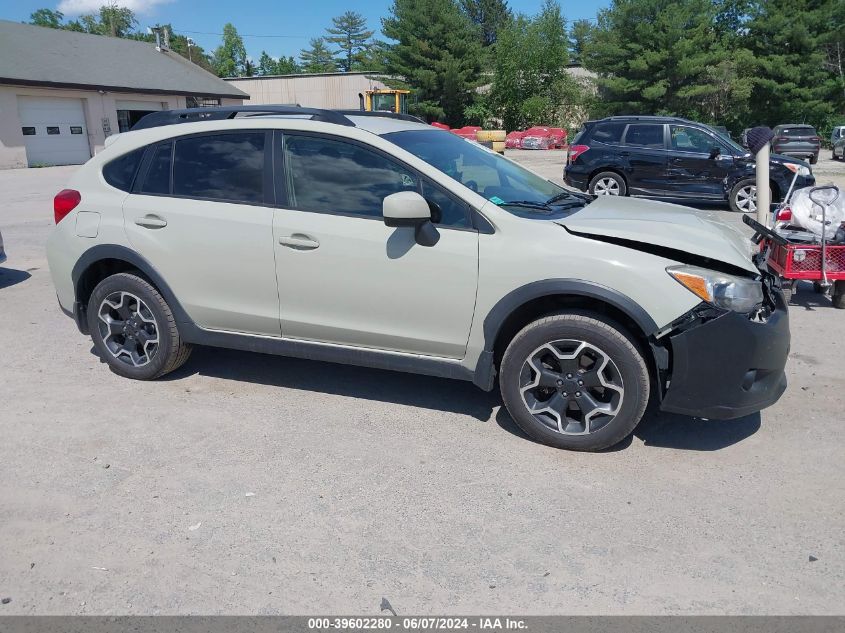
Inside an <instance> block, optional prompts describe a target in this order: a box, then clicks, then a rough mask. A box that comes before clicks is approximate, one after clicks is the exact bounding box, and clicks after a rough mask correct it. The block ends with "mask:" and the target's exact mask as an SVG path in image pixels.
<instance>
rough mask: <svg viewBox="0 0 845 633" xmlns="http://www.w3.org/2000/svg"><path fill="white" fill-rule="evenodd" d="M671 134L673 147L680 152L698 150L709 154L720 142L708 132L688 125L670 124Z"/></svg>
mask: <svg viewBox="0 0 845 633" xmlns="http://www.w3.org/2000/svg"><path fill="white" fill-rule="evenodd" d="M669 136H670V138H671V144H672V145H671V146H672V149H674V150H677V151H679V152H698V153H700V154H707V153H709V152H710V150H711V149H713V147H715V146H718V145H719V144H718V142H717V141H716V139H714V138H713V137H712V136H710V135H709V134H708V133H707V132H704V131H702V130H699V129H696V128H694V127H687V126H686V125H670V126H669Z"/></svg>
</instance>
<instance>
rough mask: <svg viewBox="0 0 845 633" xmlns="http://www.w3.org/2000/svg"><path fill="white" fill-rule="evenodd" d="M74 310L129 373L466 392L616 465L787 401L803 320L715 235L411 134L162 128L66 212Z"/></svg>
mask: <svg viewBox="0 0 845 633" xmlns="http://www.w3.org/2000/svg"><path fill="white" fill-rule="evenodd" d="M55 221H56V228H55V230H54V231H53V233H52V235H51V236H50V239H49V243H48V258H49V263H50V270H51V273H52V276H53V280H54V283H55V286H56V290H57V293H58V299H59V303H60V305H61V307H62V310H64V311H65V312H66V313H67V314H68V315H70V316H72V317H73V318H74V319H75V320H76V323H77V325H78V327H79V329H80V331H81V332H83V333H84V334H90V336H91V337H92V339H93V341H94V345H95V347H96V349H97V351H98V353H99V354H100V355H101V357H102V358H103V359H104V360H105V362H107V363H108V365H109V366H110V367H111V369H112V370H113V371H114V372H116V373H118V374H120V375H122V376H126V377H128V378H135V379H142V380H149V379H154V378H157V377H159V376H162V375H163V374H166V373H167V372H170V371H173V370H174V369H176V368H177V367H179V366H180V365H182V364H183V363H184V362H185V361H186V360H187V359H188V356H189V355H190V351H191V346H192V345H210V346H217V347H229V348H236V349H242V350H251V351H257V352H266V353H271V354H282V355H287V356H296V357H302V358H310V359H317V360H324V361H337V362H341V363H350V364H357V365H366V366H371V367H379V368H384V369H394V370H400V371H407V372H415V373H420V374H429V375H434V376H443V377H448V378H455V379H464V380H471V381H472V382H474V383H475V384H476V385H478V386H479V387H481V388H482V389H486V390H490V389H492V388H493V387H494V385H495V382H496V379H497V378H498V382H499V386H500V389H501V393H502V398H503V400H504V403H505V405H506V406H507V409H508V411H509V412H510V414H511V415H512V416H513V418H514V420H515V421H516V422H517V423H518V424H519V426H520V427H521V428H522V429H523V430H524V431H525V432H526V433H527V434H528V435H530V436H531V437H532V438H534V439H536V440H538V441H540V442H544V443H547V444H551V445H554V446H558V447H562V448H569V449H579V450H597V449H601V448H604V447H607V446H610V445H613V444H614V443H616V442H619V441H620V440H622V439H623V438H625V437H626V436H627V435H628V434H630V433H631V432H632V431H633V429H634V427H635V426H636V425H637V423H638V422H639V421H640V418H641V417H642V415H643V412H644V411H645V408H646V404H647V403H648V401H649V400H650V399H651V400H652V401H654V402H655V403H656V404H657V405H658V406H659V407H660V408H662V409H663V410H665V411H673V412H680V413H684V414H689V415H693V416H700V417H704V418H733V417H738V416H743V415H746V414H749V413H751V412H754V411H757V410H759V409H761V408H763V407H767V406H769V405H771V404H772V403H774V402H775V401H776V400H777V399H778V398H779V397H780V395H781V394H782V393H783V391H784V389H785V388H786V380H785V375H784V366H785V363H786V357H787V352H788V349H789V323H788V316H787V309H786V304H785V303H784V301H783V296H782V294H781V291H780V289H779V288H778V286H777V282H776V280H775V278H774V277H773V276H772V275H770V274H769V273H768V272H767V271H766V270H765V268H763V267H762V265H761V266H760V267H758V266H757V265H756V264H755V262H754V261H753V260H752V258H751V256H750V249H749V241H748V240H747V239H745V238H744V237H743V236H742V235H741V234H740V233H738V232H737V231H736V230H735V229H732V228H730V227H728V226H726V225H725V224H723V223H721V222H720V221H719V220H718V219H717V218H715V217H712V216H711V215H710V214H707V213H705V212H699V211H695V210H693V209H689V208H684V207H680V206H674V205H669V204H665V203H660V202H652V201H646V200H636V199H625V198H610V197H601V198H598V199H595V200H593V199H592V197H590V196H586V195H584V194H577V193H571V192H569V191H567V190H565V189H563V188H561V187H559V186H557V185H556V184H553V183H551V182H549V181H547V180H545V179H543V178H541V177H539V176H537V175H536V174H534V173H533V172H531V171H528V170H527V169H525V168H523V167H521V166H519V165H517V164H516V163H514V162H513V161H511V160H508V159H507V158H505V157H502V156H499V155H497V154H495V153H493V152H491V151H489V150H487V149H485V148H483V147H481V146H480V145H478V144H475V143H471V142H468V141H466V140H463V139H461V138H459V137H457V136H455V135H453V134H450V133H448V132H444V131H441V130H438V129H435V128H433V127H430V126H428V125H425V124H422V123H420V122H415V121H413V120H409V117H403V116H401V115H394V116H389V115H385V116H364V115H363V114H352V113H346V114H343V113H339V112H333V111H326V110H315V109H307V108H292V107H282V106H276V107H274V106H266V107H265V106H251V107H243V106H238V107H234V108H216V109H205V110H181V111H178V110H177V111H169V112H160V113H155V114H151V115H148V116H147V117H145V118H144V119H143V120H142V121H141V122H140V123H139V124H138V125H137V126H136V129H135V130H133V131H131V132H128V133H124V134H120V135H118V136H117V137H115V138H113V139H112V140H111V142H110V143H109V144H108V145H107V147H106V148H105V149H104V150H103V151H102V152H100V153H99V154H97V155H96V156H95V157H94V158H92V159H91V160H90V161H88V163H86V164H85V165H84V166H83V167H82V168H81V169H79V171H78V172H76V174H75V175H74V176H73V178H72V179H71V181H70V183H69V185H68V189H66V190H64V191H62V192H60V193H59V194H58V195H57V196H56V198H55Z"/></svg>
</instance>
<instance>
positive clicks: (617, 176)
mask: <svg viewBox="0 0 845 633" xmlns="http://www.w3.org/2000/svg"><path fill="white" fill-rule="evenodd" d="M754 173H755V165H754V157H753V156H752V155H751V154H749V153H748V151H747V150H745V149H743V148H742V147H740V146H739V145H737V144H736V143H735V142H733V141H732V140H731V139H730V138H726V137H725V136H723V135H721V134H719V133H717V132H716V131H715V130H714V129H712V128H710V127H709V126H707V125H704V124H702V123H695V122H694V121H687V120H686V119H679V118H676V117H656V116H616V117H609V118H607V119H601V120H600V121H588V122H587V123H585V124H584V127H583V128H582V129H581V131H580V132H579V133H578V134H577V135H576V136H575V138H574V139H573V141H572V144H571V145H570V147H569V156H568V159H567V165H566V167H565V168H564V170H563V179H564V181H565V182H566V184H568V185H569V186H571V187H575V188H576V189H580V190H581V191H589V192H590V193H592V194H595V195H611V196H626V195H631V196H649V197H656V198H685V199H695V200H703V201H704V200H714V201H715V200H718V201H727V202H728V203H729V204H730V206H731V209H732V210H734V211H739V212H752V211H756V205H755V200H756V196H757V188H756V186H755V180H754ZM796 175H797V178H796V180H795V188H796V189H799V188H801V187H809V186H811V185H813V184H815V178H814V177H813V174H812V171H811V170H810V166H809V165H807V163H805V162H802V161H799V160H796V159H794V158H789V157H787V156H777V155H773V156H772V157H771V163H770V168H769V176H770V183H771V189H772V202H777V201H779V200H780V199H781V198H782V197H783V196H784V195H786V193H787V191H788V190H789V186H790V184H791V183H792V179H793V177H795V176H796Z"/></svg>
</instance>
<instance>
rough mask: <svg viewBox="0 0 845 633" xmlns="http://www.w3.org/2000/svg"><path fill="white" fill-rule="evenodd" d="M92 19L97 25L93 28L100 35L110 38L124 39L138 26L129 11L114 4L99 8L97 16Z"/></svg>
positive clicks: (133, 15)
mask: <svg viewBox="0 0 845 633" xmlns="http://www.w3.org/2000/svg"><path fill="white" fill-rule="evenodd" d="M94 19H95V22H96V23H98V26H97V27H95V28H98V29H99V30H100V34H101V35H109V36H111V37H126V36H127V35H129V33H131V32H132V31H133V30H134V28H135V25H137V24H138V20H136V19H135V14H134V13H133V12H132V10H131V9H129V8H127V7H119V6H117V5H116V4H107V5H103V6H101V7H100V12H99V15H98V16H97V17H96V18H94Z"/></svg>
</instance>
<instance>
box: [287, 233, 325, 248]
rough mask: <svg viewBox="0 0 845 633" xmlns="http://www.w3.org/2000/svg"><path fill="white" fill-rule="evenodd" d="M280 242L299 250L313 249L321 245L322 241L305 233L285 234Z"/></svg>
mask: <svg viewBox="0 0 845 633" xmlns="http://www.w3.org/2000/svg"><path fill="white" fill-rule="evenodd" d="M279 244H281V245H282V246H287V247H288V248H292V249H294V250H297V251H313V250H314V249H315V248H317V247H319V246H320V242H318V241H317V240H315V239H314V238H313V237H311V236H310V235H305V234H303V233H294V234H293V235H283V236H282V237H280V238H279Z"/></svg>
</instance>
